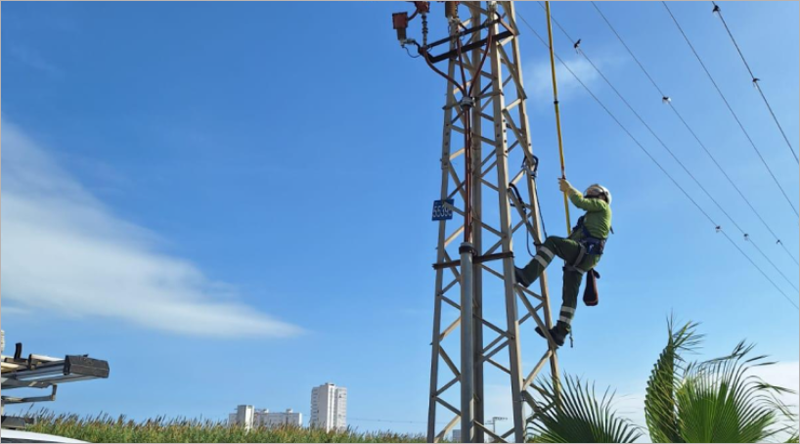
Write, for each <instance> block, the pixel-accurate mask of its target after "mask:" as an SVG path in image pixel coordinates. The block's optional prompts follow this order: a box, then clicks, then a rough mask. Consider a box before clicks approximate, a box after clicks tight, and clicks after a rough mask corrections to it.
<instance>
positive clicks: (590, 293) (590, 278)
mask: <svg viewBox="0 0 800 444" xmlns="http://www.w3.org/2000/svg"><path fill="white" fill-rule="evenodd" d="M584 217H585V216H581V217H579V218H578V223H577V225H575V227H574V228H573V229H572V232H573V233H574V232H576V231H578V230H581V235H582V236H581V239H580V240H579V241H578V245H579V246H580V250H579V251H578V256H577V257H576V258H575V261H573V263H572V264H571V265H565V266H564V271H576V272H578V273H580V274H584V273H586V288H585V289H584V291H583V303H584V304H586V305H587V306H590V307H593V306H595V305H597V304H598V303H599V299H600V297H599V293H598V291H597V279H599V278H600V273H598V272H597V271H596V270H595V269H593V268H592V269H590V270H582V269H580V268H578V265H580V264H581V262H583V259H584V258H585V257H586V255H587V254H594V255H598V256H599V255H602V254H603V251H604V250H605V248H606V240H608V239H601V238H599V237H594V236H592V235H591V233H589V229H588V228H586V225H585V224H584ZM611 232H612V233H613V232H614V231H613V229H612V231H611Z"/></svg>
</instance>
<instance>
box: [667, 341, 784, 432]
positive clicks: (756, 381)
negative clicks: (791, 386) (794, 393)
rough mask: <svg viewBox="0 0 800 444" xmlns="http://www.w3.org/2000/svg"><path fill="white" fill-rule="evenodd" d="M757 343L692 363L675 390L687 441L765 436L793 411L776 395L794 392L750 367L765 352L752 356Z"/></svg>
mask: <svg viewBox="0 0 800 444" xmlns="http://www.w3.org/2000/svg"><path fill="white" fill-rule="evenodd" d="M752 350H753V345H748V344H745V343H744V342H740V343H739V344H737V346H736V347H735V348H734V350H733V352H732V353H731V354H729V355H727V356H724V357H721V358H717V359H712V360H709V361H706V362H702V363H699V364H696V365H693V366H689V367H688V370H687V373H686V374H685V375H684V380H683V383H682V384H681V385H680V387H679V388H678V389H677V391H676V393H675V398H676V403H677V409H678V415H677V416H678V421H677V423H678V425H679V433H680V436H681V437H682V438H683V439H684V440H685V442H765V440H767V439H770V438H774V437H775V435H777V434H779V433H784V432H788V431H789V428H788V426H781V425H780V419H781V416H783V415H786V416H789V415H791V413H790V412H789V409H788V407H787V406H786V405H784V404H783V403H782V402H780V401H779V399H778V397H777V395H779V394H781V393H787V392H790V391H789V390H788V389H785V388H783V387H777V386H774V385H771V384H768V383H766V382H765V381H763V380H761V379H760V378H758V377H757V376H755V375H753V374H752V373H751V372H750V370H751V369H752V368H753V367H755V366H759V365H761V364H763V360H764V359H765V358H766V357H765V356H758V357H755V358H749V357H748V355H749V354H750V353H751V352H752Z"/></svg>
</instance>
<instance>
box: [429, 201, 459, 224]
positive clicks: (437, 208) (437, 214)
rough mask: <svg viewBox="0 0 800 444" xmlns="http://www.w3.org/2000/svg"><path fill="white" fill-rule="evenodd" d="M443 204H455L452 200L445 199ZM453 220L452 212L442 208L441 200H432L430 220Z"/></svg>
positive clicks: (444, 207)
mask: <svg viewBox="0 0 800 444" xmlns="http://www.w3.org/2000/svg"><path fill="white" fill-rule="evenodd" d="M444 202H447V203H448V204H450V205H453V203H454V202H455V200H454V199H445V200H444ZM452 218H453V210H452V209H450V208H447V207H446V206H444V204H443V203H442V201H441V200H434V201H433V215H432V216H431V220H433V221H437V220H450V219H452Z"/></svg>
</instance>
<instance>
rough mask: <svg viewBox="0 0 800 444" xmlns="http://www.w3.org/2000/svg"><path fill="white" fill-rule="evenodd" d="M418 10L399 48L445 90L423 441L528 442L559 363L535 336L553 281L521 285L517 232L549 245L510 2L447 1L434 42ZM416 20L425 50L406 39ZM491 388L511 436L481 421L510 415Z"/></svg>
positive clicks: (401, 31)
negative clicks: (540, 380) (544, 385)
mask: <svg viewBox="0 0 800 444" xmlns="http://www.w3.org/2000/svg"><path fill="white" fill-rule="evenodd" d="M412 3H414V6H415V9H416V10H415V11H414V12H413V13H412V14H411V15H409V14H408V13H407V12H401V13H395V14H394V15H393V24H394V28H395V29H396V30H397V36H398V39H399V40H400V43H401V45H402V46H403V47H404V48H406V49H410V48H415V49H416V51H417V53H418V54H419V55H420V56H422V57H421V58H422V59H423V60H424V61H425V62H426V63H427V64H428V65H429V66H430V67H431V68H432V69H433V70H434V71H436V72H437V73H438V74H439V75H440V76H441V77H442V78H444V79H446V83H447V89H446V98H445V103H444V108H443V109H444V124H443V127H444V128H443V134H442V148H441V159H440V162H441V163H440V167H441V171H442V181H441V189H440V191H439V195H438V199H436V200H435V201H434V203H433V217H432V219H433V220H434V221H437V223H438V225H439V231H438V243H437V249H436V252H437V253H436V263H435V264H434V265H433V268H434V269H435V273H436V284H435V287H436V289H435V293H434V294H435V304H434V319H433V341H432V344H431V345H432V350H431V373H430V400H429V402H430V404H429V412H428V431H427V437H428V441H429V442H438V441H440V440H442V439H444V438H445V437H447V434H448V433H449V432H450V431H451V430H453V429H454V428H456V426H460V427H459V428H460V432H461V441H462V442H484V441H485V440H486V438H487V437H491V438H492V440H493V441H496V442H504V441H513V442H524V438H525V426H526V418H527V416H529V415H530V414H532V413H534V412H535V410H536V409H538V408H547V407H548V406H544V407H543V406H542V405H541V403H537V402H536V400H535V399H534V397H535V391H534V390H533V389H532V388H531V387H532V383H533V382H534V380H535V379H536V378H537V377H538V376H540V373H542V372H546V371H548V370H549V372H550V373H551V377H552V378H553V379H554V382H557V380H556V378H557V375H558V360H557V356H556V346H555V344H554V343H553V341H552V340H551V339H548V340H547V341H545V340H543V339H542V338H540V337H539V336H538V335H537V334H536V333H535V332H534V328H535V327H536V326H537V325H538V326H539V327H541V329H542V330H544V331H548V330H549V329H550V327H551V326H552V322H551V318H550V302H549V298H548V292H547V279H546V276H545V275H542V277H541V278H540V279H539V285H538V289H539V291H538V292H536V291H532V290H530V289H527V288H524V287H522V286H520V285H516V283H515V280H514V254H515V251H517V250H515V248H514V246H515V244H514V240H515V234H516V235H517V236H516V239H517V240H518V243H517V246H518V251H521V252H525V251H526V248H525V247H526V246H525V245H524V244H523V243H522V242H529V243H532V242H533V241H534V240H535V241H536V242H540V241H541V240H542V239H541V235H540V233H541V225H540V217H539V206H538V197H537V192H536V170H537V166H538V159H537V158H536V157H535V156H534V154H533V151H532V148H531V142H530V127H529V125H528V116H527V109H526V100H527V97H526V95H525V91H524V89H523V80H522V74H523V73H522V61H521V58H520V48H519V38H518V37H519V30H518V28H517V23H516V17H515V14H514V4H513V2H444V7H443V9H444V14H441V13H437V14H436V16H437V17H441V19H442V23H444V22H445V21H446V23H447V29H448V35H447V36H446V37H444V38H442V39H439V40H436V41H432V42H430V43H429V42H428V35H427V34H428V32H429V31H428V29H429V28H428V21H429V15H430V16H431V17H433V16H434V15H433V13H432V12H431V11H430V7H431V4H430V2H412ZM417 17H420V21H421V25H422V26H421V31H422V39H421V41H417V40H414V39H410V38H408V36H407V28H408V27H409V24H410V22H411V21H412V20H413V19H415V18H417ZM437 20H438V18H437ZM433 24H434V25H436V23H433ZM525 202H527V203H525ZM525 231H527V233H525ZM519 247H521V249H519ZM527 247H530V245H527ZM528 251H530V250H528ZM524 254H525V258H526V259H527V257H528V255H527V253H524ZM518 256H519V255H518ZM519 259H520V261H522V260H525V262H527V260H526V259H523V258H522V257H520V258H519ZM523 338H524V344H525V348H524V351H525V353H534V356H535V357H534V358H533V359H535V360H531V358H527V359H526V360H525V361H524V362H525V363H527V364H529V368H525V369H524V368H523V359H522V355H521V353H522V352H523V347H522V345H523ZM548 364H549V365H548ZM548 367H549V368H548ZM501 378H502V379H501ZM485 381H488V382H487V384H491V386H492V387H495V386H497V385H498V384H499V382H500V381H508V382H509V383H508V384H507V385H506V384H504V385H506V387H508V389H507V391H505V392H503V393H502V394H503V396H505V398H506V399H507V402H508V404H507V406H508V411H509V412H511V413H512V416H511V417H510V422H511V428H510V430H508V431H505V430H498V431H497V432H496V433H494V432H493V431H492V427H490V426H489V425H488V424H487V421H486V418H485V417H484V415H492V414H495V413H503V412H486V400H487V398H488V397H489V396H490V394H488V393H486V392H485V391H484V383H485ZM556 387H557V385H556ZM498 395H499V394H497V393H491V396H492V398H493V399H496V398H497V396H498ZM459 423H460V424H459ZM442 425H443V427H440V426H442Z"/></svg>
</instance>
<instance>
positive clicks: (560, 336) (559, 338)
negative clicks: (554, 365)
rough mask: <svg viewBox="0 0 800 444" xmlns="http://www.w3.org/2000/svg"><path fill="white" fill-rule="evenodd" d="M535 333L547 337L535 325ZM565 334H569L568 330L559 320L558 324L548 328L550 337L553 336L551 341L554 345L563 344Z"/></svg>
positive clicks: (565, 337)
mask: <svg viewBox="0 0 800 444" xmlns="http://www.w3.org/2000/svg"><path fill="white" fill-rule="evenodd" d="M536 333H537V334H538V335H539V336H541V337H543V338H545V339H547V336H545V335H544V333H543V332H542V329H540V328H539V327H538V326H537V327H536ZM567 335H569V331H567V328H566V326H564V325H562V323H561V322H559V323H558V324H556V326H555V327H553V328H551V329H550V337H552V338H553V342H555V343H556V345H557V346H559V347H561V346H562V345H564V340H565V339H567Z"/></svg>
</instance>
